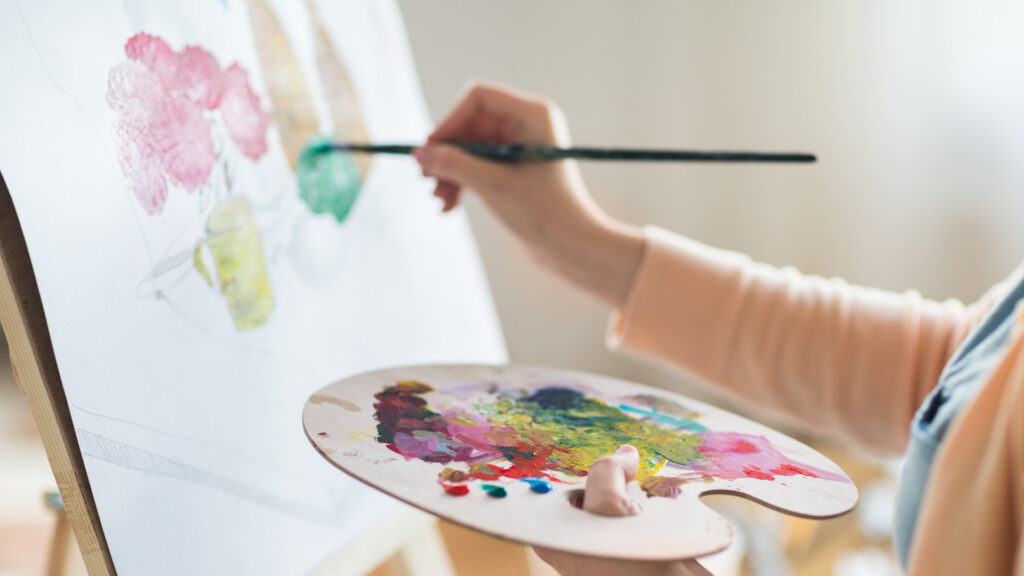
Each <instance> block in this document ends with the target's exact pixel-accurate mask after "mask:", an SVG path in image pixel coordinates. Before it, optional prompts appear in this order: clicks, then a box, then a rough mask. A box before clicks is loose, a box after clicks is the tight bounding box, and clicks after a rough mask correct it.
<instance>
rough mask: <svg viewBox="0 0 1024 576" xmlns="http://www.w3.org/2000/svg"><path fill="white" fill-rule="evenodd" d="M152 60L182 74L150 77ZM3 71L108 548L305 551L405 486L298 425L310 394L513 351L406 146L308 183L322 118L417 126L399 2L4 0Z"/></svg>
mask: <svg viewBox="0 0 1024 576" xmlns="http://www.w3.org/2000/svg"><path fill="white" fill-rule="evenodd" d="M268 22H269V23H270V24H268ZM257 23H258V24H257ZM268 30H269V31H270V32H272V33H269V35H268ZM140 32H145V33H147V34H148V35H149V36H148V37H139V36H137V35H138V34H139V33H140ZM133 38H134V39H135V40H134V41H133V40H131V39H133ZM281 41H283V42H284V44H283V45H282V44H281ZM130 42H134V44H131V45H132V46H134V49H135V50H136V54H135V57H134V58H133V57H132V56H131V54H129V52H131V50H129V49H128V48H129V43H130ZM140 42H141V44H140ZM140 46H144V47H146V50H149V51H150V52H146V54H150V56H151V55H152V53H153V50H157V49H160V50H163V48H162V47H164V46H165V47H166V50H169V51H170V52H166V53H163V54H164V56H166V58H165V59H164V60H160V59H159V58H157V59H156V60H152V59H150V60H146V58H148V56H145V55H142V56H140V55H139V53H138V51H139V50H140ZM188 46H191V47H195V48H196V50H193V51H192V52H189V51H188V49H187V48H186V47H188ZM325 46H326V48H327V49H328V50H327V52H325V51H324V50H325ZM154 47H155V48H154ZM261 50H262V52H261ZM275 50H276V51H277V52H275ZM318 50H319V52H318ZM157 51H159V50H157ZM186 55H187V58H191V57H193V56H195V57H196V58H198V59H199V60H196V61H199V62H200V63H203V62H205V63H209V57H212V58H213V59H214V60H215V62H216V67H215V68H210V67H208V68H207V69H205V70H206V72H204V74H206V73H208V74H207V75H206V76H202V75H200V76H202V77H201V78H199V80H197V76H195V75H193V76H188V75H187V74H186V73H185V72H183V71H187V70H192V71H193V72H194V70H193V69H190V68H187V67H186V66H185V65H184V64H182V65H181V66H180V67H178V68H175V67H174V66H177V64H175V63H176V62H177V63H179V64H180V63H181V62H185V60H187V58H186ZM268 55H269V56H268ZM200 57H201V58H200ZM268 57H269V58H271V59H277V60H275V61H276V62H277V64H274V65H268V60H267V59H268ZM204 59H205V60H204ZM154 62H155V63H154ZM160 62H163V64H161V63H160ZM168 62H170V64H167V63H168ZM189 62H192V61H189ZM282 62H284V63H285V64H282ZM193 63H194V62H193ZM160 66H165V67H164V68H160ZM167 66H171V68H167ZM275 66H276V67H275ZM282 66H283V68H282ZM339 66H340V68H339ZM196 69H198V68H196ZM168 70H170V72H168ZM239 70H241V73H240V72H239ZM179 72H180V73H179ZM161 74H165V76H166V78H170V80H168V82H179V84H173V85H172V84H160V86H162V88H161V89H162V90H163V91H162V92H158V93H151V94H150V93H146V94H149V95H148V96H146V95H145V94H143V93H144V92H145V91H146V90H150V89H151V88H152V86H150V84H147V82H150V83H151V82H152V81H153V78H157V79H158V80H160V82H163V81H164V80H165V79H166V78H165V76H161ZM175 74H177V75H175ZM275 74H276V76H275ZM346 76H347V77H346ZM0 77H2V78H3V79H4V81H3V84H4V87H3V89H2V90H0V172H2V174H3V177H4V179H5V181H6V183H7V186H8V188H9V189H10V193H11V195H12V197H13V199H14V203H15V206H16V209H17V212H18V216H19V218H20V221H21V225H22V227H23V229H24V233H25V238H26V241H27V244H28V248H29V253H30V256H31V258H32V263H33V266H34V269H35V274H36V278H37V281H38V284H39V290H40V294H41V296H42V301H43V305H44V309H45V312H46V317H47V321H48V323H49V330H50V334H51V336H52V340H53V347H54V352H55V354H56V358H57V363H58V366H59V369H60V374H61V379H62V381H63V384H64V388H65V392H66V395H67V399H68V403H69V405H70V406H71V415H72V419H73V421H74V425H75V428H76V430H77V434H78V440H79V444H80V446H81V449H82V452H83V454H84V460H85V464H86V469H87V473H88V477H89V481H90V484H91V486H92V490H93V493H94V496H95V499H96V504H97V507H98V509H99V515H100V519H101V522H102V524H103V528H104V532H105V534H106V537H107V542H108V544H109V546H110V550H111V554H112V556H113V560H114V564H115V567H116V569H117V570H118V573H119V574H123V575H131V574H175V575H178V574H193V575H201V574H275V575H277V574H303V573H307V572H309V571H310V570H312V569H314V568H315V567H316V566H317V565H318V564H320V563H321V562H323V561H324V560H325V559H326V558H328V557H329V556H330V555H331V554H332V552H334V551H337V550H339V549H341V548H343V547H344V545H345V543H346V542H347V541H350V540H351V539H352V538H353V537H354V536H355V535H357V534H358V533H360V532H361V531H364V530H366V529H367V528H368V527H369V526H371V525H372V524H373V522H374V521H375V520H376V519H379V518H380V517H381V516H382V515H383V514H385V513H386V512H387V511H388V510H389V509H390V508H391V507H393V506H395V505H396V504H394V503H393V501H391V500H390V499H388V498H386V497H384V496H381V495H379V494H377V493H376V492H374V491H372V490H370V489H368V488H365V487H363V486H361V485H359V484H357V483H356V482H354V481H352V480H350V479H348V478H347V477H345V476H344V475H343V474H341V473H339V472H338V471H337V470H335V469H333V467H332V466H331V465H330V464H329V463H327V462H325V461H324V460H323V459H322V458H320V457H319V455H318V454H317V453H316V452H315V451H314V450H313V449H312V447H311V446H310V445H309V442H308V441H307V439H306V438H305V436H304V435H303V431H302V424H301V419H300V416H301V411H302V407H303V404H304V402H305V400H306V398H307V397H308V396H309V394H310V393H312V392H313V391H314V390H316V389H318V388H320V387H322V386H324V385H326V384H328V383H330V382H333V381H336V380H338V379H340V378H343V377H346V376H349V375H352V374H355V373H358V372H362V371H367V370H372V369H378V368H382V367H387V366H393V365H401V364H413V363H428V362H429V363H438V362H502V361H504V360H505V351H504V344H503V342H502V339H501V333H500V329H499V325H498V322H497V318H496V315H495V312H494V309H493V306H492V302H491V300H490V295H489V293H488V289H487V286H486V282H485V279H484V277H483V273H482V269H481V266H480V263H479V260H478V256H477V254H476V252H475V248H474V246H473V243H472V238H471V234H470V231H469V228H468V225H467V222H466V220H465V218H464V216H463V215H462V214H455V215H452V216H442V215H440V214H439V206H438V204H437V203H436V201H434V199H432V198H431V197H430V185H429V183H428V182H427V181H425V180H423V179H422V178H421V177H420V175H419V170H418V168H417V167H416V165H415V163H414V162H413V161H411V160H410V159H408V158H385V157H380V158H375V159H374V160H373V162H372V164H370V165H366V164H365V163H361V164H358V166H356V168H358V172H356V171H353V170H354V169H353V168H352V165H346V166H348V168H346V169H347V170H349V172H347V173H342V172H338V174H340V175H341V176H344V175H345V174H348V175H349V176H352V175H353V174H358V175H359V178H360V181H361V184H359V185H358V186H356V188H358V189H359V193H358V196H357V197H356V198H355V201H354V203H349V205H346V208H347V209H348V210H349V211H348V212H347V213H345V214H342V210H341V209H340V208H338V206H340V204H339V203H338V202H334V201H333V200H330V199H329V198H328V200H330V201H328V200H325V201H324V202H325V203H326V204H330V206H329V207H328V208H327V209H324V208H323V206H320V207H319V208H318V209H320V212H321V213H314V207H316V206H318V205H317V204H316V202H315V201H310V200H309V199H303V197H300V193H299V187H298V185H297V183H296V175H295V171H296V166H295V162H296V153H297V149H296V144H295V142H297V141H298V140H299V139H301V138H304V137H305V136H306V135H307V133H308V130H309V122H310V119H312V121H313V122H315V124H316V126H315V128H316V129H317V130H318V131H321V132H323V133H335V134H337V135H338V136H339V137H350V138H356V137H360V136H364V137H368V138H370V139H372V140H374V141H380V142H385V141H398V142H402V141H411V142H415V141H418V140H421V139H423V138H424V137H425V135H426V134H427V133H428V132H429V129H430V124H429V120H428V117H427V113H426V110H425V107H424V104H423V101H422V98H421V95H420V93H419V88H418V85H417V81H416V77H415V71H414V69H413V65H412V60H411V57H410V54H409V49H408V46H407V42H406V39H405V37H404V31H403V28H402V23H401V18H400V15H399V14H398V11H397V9H396V7H395V6H394V4H393V3H392V2H384V1H380V0H373V1H354V0H352V1H346V2H339V1H323V2H296V1H286V0H274V1H271V2H269V3H268V2H266V1H264V0H225V1H220V0H194V1H188V2H174V3H171V2H157V1H155V0H151V1H145V0H124V1H121V2H115V1H112V0H96V1H90V2H72V1H70V0H68V1H47V2H32V1H29V0H3V1H2V2H0ZM275 77H276V78H277V84H274V83H273V81H272V79H273V78H275ZM282 78H283V79H285V80H287V81H286V82H284V81H282ZM294 78H301V80H302V81H301V82H299V83H295V82H294V81H293V80H294ZM147 79H148V80H147ZM211 79H214V80H216V83H217V88H216V90H217V93H216V94H213V91H212V89H211V88H209V86H211V85H212V84H211V82H213V80H211ZM346 81H347V82H349V84H345V82H346ZM204 82H205V84H204ZM339 83H340V84H339ZM168 86H171V87H170V88H169V87H168ZM174 86H178V88H175V87H174ZM296 86H299V87H302V86H304V89H303V90H298V91H294V90H293V91H292V92H291V93H287V92H288V91H289V90H291V89H292V88H295V87H296ZM339 86H341V88H340V89H339ZM181 87H184V88H181ZM174 90H178V92H174ZM339 90H340V91H339ZM140 94H143V95H141V96H140ZM145 98H149V100H145V102H148V104H145V102H143V100H144V99H145ZM204 98H205V100H204ZM289 98H290V100H289ZM136 99H139V100H136ZM140 102H143V104H140ZM200 102H201V103H202V105H201V106H200V105H199V104H197V103H200ZM275 103H276V104H275ZM281 103H288V104H289V105H288V106H281V105H277V104H281ZM353 103H355V104H354V105H355V107H356V108H353V110H355V109H357V112H358V114H357V116H358V118H356V116H352V118H348V117H346V118H340V116H345V115H346V114H348V113H349V112H351V111H352V110H349V111H348V112H346V109H345V106H349V105H352V104H353ZM197 106H198V107H197ZM169 111H171V112H173V113H174V114H177V116H173V118H178V119H179V121H176V122H167V121H166V120H167V118H165V117H163V116H160V115H161V114H170V113H171V112H169ZM295 111H298V112H295ZM293 112H295V113H294V114H293ZM197 114H198V116H197ZM289 114H291V116H289ZM296 114H298V116H300V117H301V118H299V119H298V120H296V119H295V118H294V117H293V116H295V115H296ZM182 118H185V119H189V122H191V123H189V122H185V121H183V120H180V119H182ZM303 119H304V120H303ZM159 122H163V124H160V125H159V130H162V131H159V130H157V128H156V127H157V125H158V124H159ZM302 122H305V124H302ZM186 124H187V126H188V127H189V129H194V130H195V133H196V134H200V136H201V137H199V138H198V139H197V138H192V137H191V136H189V137H188V138H185V137H182V136H181V133H182V129H183V128H182V127H183V126H185V125H186ZM140 126H141V128H140ZM297 126H298V128H297ZM140 130H141V132H140ZM207 130H208V134H209V136H207V135H206V134H207ZM140 134H143V135H144V137H140V136H139V135H140ZM189 134H191V133H189ZM207 137H208V138H210V141H211V142H212V143H213V147H212V148H205V149H204V148H202V146H198V147H197V145H196V142H198V141H202V142H206V140H205V139H206V138H207ZM169 139H170V140H169ZM196 149H201V150H200V151H199V152H197V151H196ZM203 150H205V151H203ZM211 150H212V155H211ZM211 158H212V159H213V160H212V161H211ZM364 160H365V159H360V162H363V161H364ZM211 162H212V163H211ZM339 170H340V169H339ZM339 177H340V176H339ZM350 184H351V182H350ZM160 190H163V196H161V195H160V193H159V191H160ZM239 198H245V199H246V202H247V203H248V210H243V209H241V208H239V206H241V204H239V203H233V204H231V206H232V209H231V210H229V211H227V212H224V211H223V210H225V209H224V208H223V207H224V206H227V205H228V204H229V203H231V202H232V201H234V200H236V199H239ZM331 202H334V204H331ZM215 212H216V213H217V214H219V216H218V217H217V218H226V219H227V220H228V221H229V226H227V227H226V228H224V229H223V230H222V229H220V228H218V226H217V224H216V222H215V221H214V219H212V218H211V215H212V214H214V213H215ZM222 233H223V235H222ZM215 237H216V238H220V241H223V242H224V244H222V245H220V248H218V247H217V246H216V242H217V241H218V240H215V239H214V238H215ZM257 239H258V240H257ZM257 247H258V248H257ZM218 250H220V252H218ZM229 252H230V254H229ZM226 254H227V255H226ZM219 258H224V259H225V260H224V262H221V260H219ZM231 258H235V259H234V260H231ZM232 266H234V267H232ZM206 278H208V279H209V282H207V280H206Z"/></svg>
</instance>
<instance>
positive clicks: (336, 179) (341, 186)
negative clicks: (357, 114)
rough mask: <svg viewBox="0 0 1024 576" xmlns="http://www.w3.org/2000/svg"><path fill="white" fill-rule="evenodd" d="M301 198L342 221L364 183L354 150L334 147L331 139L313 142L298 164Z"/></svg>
mask: <svg viewBox="0 0 1024 576" xmlns="http://www.w3.org/2000/svg"><path fill="white" fill-rule="evenodd" d="M295 175H296V177H297V178H298V181H299V198H300V199H301V200H302V201H303V202H304V203H305V204H306V206H307V207H308V208H309V210H310V211H311V212H313V213H314V214H330V215H332V216H334V219H335V220H337V221H338V224H341V223H342V222H344V221H345V218H347V217H348V214H349V212H350V211H351V210H352V205H353V204H355V202H356V198H358V197H359V191H360V190H361V189H362V186H363V183H362V180H361V179H360V177H361V174H360V172H359V167H358V166H357V165H356V163H355V161H353V159H352V155H351V154H347V153H344V152H337V151H335V150H332V149H331V146H330V140H327V139H321V140H314V141H312V142H310V143H309V144H308V145H307V146H306V149H305V150H303V151H302V154H301V155H300V156H299V161H298V164H297V165H296V167H295Z"/></svg>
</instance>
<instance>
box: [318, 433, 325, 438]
mask: <svg viewBox="0 0 1024 576" xmlns="http://www.w3.org/2000/svg"><path fill="white" fill-rule="evenodd" d="M317 436H319V437H321V438H327V432H320V433H318V434H317Z"/></svg>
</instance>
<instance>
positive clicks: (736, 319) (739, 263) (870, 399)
mask: <svg viewBox="0 0 1024 576" xmlns="http://www.w3.org/2000/svg"><path fill="white" fill-rule="evenodd" d="M1004 284H1005V283H1004ZM1006 289H1007V287H1006V286H1004V285H999V286H997V287H996V288H993V289H992V290H990V291H989V293H987V294H986V295H985V296H984V297H983V298H982V299H981V300H980V301H978V302H977V303H975V304H973V305H971V306H964V305H962V304H960V303H959V302H956V301H952V300H951V301H946V302H935V301H930V300H925V299H923V298H922V297H921V296H920V295H919V294H917V293H916V292H904V293H902V294H896V293H890V292H883V291H879V290H872V289H867V288H860V287H855V286H850V285H848V284H846V283H845V282H844V281H842V280H839V279H824V278H819V277H813V276H804V275H801V274H800V273H799V272H797V271H796V270H795V269H793V268H774V267H771V266H767V265H764V264H759V263H755V262H753V261H751V260H750V259H749V258H748V257H747V256H745V255H742V254H738V253H735V252H728V251H724V250H719V249H715V248H711V247H709V246H705V245H703V244H700V243H698V242H695V241H692V240H689V239H686V238H683V237H681V236H677V235H674V234H671V233H669V232H666V231H664V230H661V229H658V228H653V227H649V228H647V229H646V230H645V247H644V253H643V256H642V259H641V263H640V265H639V268H638V270H637V272H636V276H635V278H634V280H633V285H632V287H631V289H630V294H629V296H628V299H627V302H626V304H625V306H624V307H623V309H622V310H619V311H617V312H615V313H614V314H613V317H612V321H611V326H610V328H609V335H608V343H609V346H610V347H612V348H617V349H620V350H623V351H627V352H631V353H635V354H638V355H641V356H646V357H652V358H655V359H658V360H661V361H664V362H668V363H670V364H672V365H674V366H676V367H679V368H682V369H683V370H684V371H686V372H689V373H690V374H692V375H694V376H696V377H697V378H698V379H700V380H703V381H705V382H709V383H713V384H717V385H720V386H722V387H724V388H726V389H727V390H729V391H730V392H732V394H733V395H734V396H737V397H738V398H739V399H740V400H741V401H744V402H746V403H749V404H752V405H754V406H756V407H759V408H768V409H772V410H774V411H777V412H782V413H784V414H786V415H788V416H789V417H791V418H793V419H796V420H797V421H799V422H800V423H802V424H804V425H806V426H810V427H812V428H815V429H818V430H821V431H825V432H830V433H833V434H837V435H840V436H843V437H845V438H848V439H853V440H855V441H857V442H859V443H861V444H864V445H866V446H870V447H872V448H874V449H876V450H880V451H888V452H902V451H903V450H904V448H905V446H906V443H907V438H908V431H909V425H910V421H911V418H912V417H913V415H914V412H915V411H916V409H917V407H918V406H919V405H920V404H921V402H922V401H923V400H924V398H925V396H926V395H927V394H928V392H929V391H930V390H931V389H932V388H933V387H934V386H935V384H936V382H937V381H938V378H939V374H940V372H941V371H942V368H943V366H944V365H945V364H946V362H947V360H948V359H949V357H950V356H951V355H952V353H953V351H954V350H955V349H956V347H957V345H958V344H959V343H960V342H961V340H963V338H964V337H965V335H966V334H967V333H968V332H969V331H970V329H971V328H972V327H973V326H974V325H976V324H977V322H978V321H979V320H980V318H981V317H982V316H983V314H984V313H985V312H986V311H987V310H988V308H989V307H991V305H992V304H993V302H994V301H996V300H997V299H998V297H999V296H1000V295H1001V294H1003V293H1005V291H1006Z"/></svg>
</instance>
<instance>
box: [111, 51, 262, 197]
mask: <svg viewBox="0 0 1024 576" xmlns="http://www.w3.org/2000/svg"><path fill="white" fill-rule="evenodd" d="M125 54H126V55H127V56H128V60H127V61H126V62H122V63H120V64H118V65H117V66H115V67H114V68H113V69H112V70H111V71H110V75H109V77H108V90H107V104H108V105H109V106H110V108H111V109H112V110H113V111H114V112H115V113H116V116H115V120H114V137H115V140H116V142H117V145H118V163H119V164H120V166H121V171H122V173H123V174H124V175H125V177H126V178H127V180H128V186H129V189H131V191H132V192H133V193H134V194H135V196H136V198H137V199H138V200H139V203H140V204H141V205H142V207H143V209H145V210H146V212H147V213H149V214H159V213H161V212H162V211H163V208H164V204H165V203H166V201H167V196H168V184H172V185H174V186H177V187H180V188H182V189H184V190H185V192H187V193H192V192H195V191H196V190H197V189H199V188H200V187H201V186H204V185H205V184H206V183H207V182H208V181H209V179H210V176H211V174H212V173H213V168H214V166H215V164H216V162H217V159H218V155H217V151H216V149H215V147H214V140H213V131H212V130H213V122H212V117H211V116H210V114H211V113H213V112H216V111H219V112H220V114H221V118H222V120H223V123H224V129H225V130H226V131H227V133H228V136H230V138H231V140H232V141H233V142H235V143H236V144H237V145H238V149H239V150H240V151H241V152H242V154H243V155H245V156H246V157H247V158H249V159H250V160H253V161H255V160H258V159H259V158H260V157H261V156H263V154H264V153H266V151H267V143H266V133H267V130H268V128H269V127H270V121H271V117H270V114H268V113H267V112H266V111H265V110H263V109H262V108H261V107H260V100H259V97H258V96H257V95H256V93H255V92H254V91H253V89H252V87H251V86H250V85H249V76H248V74H246V72H245V70H243V69H242V68H241V67H240V66H239V65H238V64H237V63H235V64H232V65H231V66H229V67H228V68H227V70H224V71H221V68H220V64H218V62H217V59H216V58H215V57H214V56H213V55H212V54H210V53H209V52H207V51H206V50H204V49H203V48H201V47H198V46H186V47H185V48H184V49H182V50H181V51H180V52H176V51H174V50H172V49H171V47H170V46H169V45H168V44H167V42H165V41H164V40H163V39H162V38H159V37H157V36H152V35H150V34H146V33H140V34H136V35H135V36H132V37H131V38H129V39H128V42H127V43H126V44H125Z"/></svg>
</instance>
